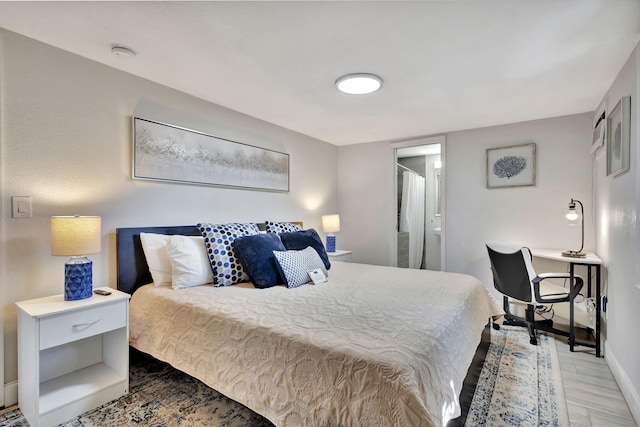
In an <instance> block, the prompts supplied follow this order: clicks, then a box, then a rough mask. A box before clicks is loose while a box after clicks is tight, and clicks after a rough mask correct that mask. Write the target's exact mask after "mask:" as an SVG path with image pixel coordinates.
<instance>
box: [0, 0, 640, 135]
mask: <svg viewBox="0 0 640 427" xmlns="http://www.w3.org/2000/svg"><path fill="white" fill-rule="evenodd" d="M0 27H2V28H5V29H8V30H10V31H14V32H16V33H19V34H23V35H25V36H27V37H30V38H33V39H36V40H39V41H42V42H44V43H48V44H50V45H53V46H56V47H59V48H61V49H64V50H67V51H70V52H73V53H76V54H78V55H82V56H84V57H87V58H90V59H93V60H95V61H98V62H101V63H104V64H107V65H109V66H112V67H114V68H118V69H120V70H123V71H127V72H129V73H132V74H135V75H138V76H141V77H144V78H146V79H149V80H152V81H154V82H157V83H160V84H163V85H166V86H169V87H172V88H175V89H178V90H180V91H183V92H186V93H189V94H192V95H195V96H197V97H200V98H203V99H205V100H208V101H211V102H213V103H216V104H219V105H222V106H225V107H228V108H230V109H233V110H236V111H239V112H242V113H245V114H248V115H251V116H254V117H257V118H259V119H262V120H265V121H267V122H271V123H274V124H277V125H280V126H283V127H285V128H288V129H292V130H294V131H297V132H300V133H303V134H306V135H310V136H312V137H315V138H318V139H321V140H323V141H327V142H329V143H332V144H335V145H344V144H354V143H362V142H372V141H383V140H401V139H410V138H413V137H419V136H426V135H433V134H438V133H444V132H450V131H455V130H461V129H472V128H479V127H486V126H492V125H499V124H505V123H514V122H520V121H527V120H534V119H540V118H547V117H556V116H562V115H567V114H575V113H582V112H587V111H593V110H595V109H596V108H597V106H598V103H599V102H600V101H601V100H602V98H603V97H604V95H605V93H606V91H607V89H608V88H609V86H610V85H611V83H612V82H613V80H614V78H615V77H616V75H617V73H618V72H619V70H620V69H621V67H622V66H623V64H624V63H625V61H626V59H627V58H628V56H629V54H630V53H631V51H632V50H633V48H634V46H635V45H636V43H637V42H638V40H639V38H640V37H639V36H640V1H638V0H581V1H577V0H528V1H519V0H493V1H485V0H475V1H455V0H449V1H447V0H442V1H409V2H398V1H393V2H384V1H371V2H367V1H359V2H342V1H319V2H312V1H300V2H268V1H267V2H265V1H263V2H244V1H230V2H204V1H202V2H181V1H178V2H82V1H79V2H53V1H47V2H0ZM112 44H123V45H126V46H129V47H131V48H133V49H134V50H135V51H136V52H137V56H136V57H135V58H133V59H131V60H122V59H120V58H118V57H116V56H114V55H112V54H111V52H110V49H111V45H112ZM354 72H369V73H376V74H378V75H380V76H381V77H382V78H383V79H384V87H383V88H382V90H380V91H378V92H376V93H374V94H369V95H363V96H354V95H345V94H342V93H340V92H338V91H337V90H336V89H335V87H334V82H335V80H336V79H337V78H338V77H339V76H341V75H343V74H347V73H354Z"/></svg>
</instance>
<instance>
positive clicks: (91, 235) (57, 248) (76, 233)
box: [51, 216, 102, 256]
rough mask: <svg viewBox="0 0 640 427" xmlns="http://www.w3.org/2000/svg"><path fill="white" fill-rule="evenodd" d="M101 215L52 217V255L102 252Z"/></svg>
mask: <svg viewBox="0 0 640 427" xmlns="http://www.w3.org/2000/svg"><path fill="white" fill-rule="evenodd" d="M101 225H102V220H101V218H100V217H99V216H53V217H51V255H57V256H78V255H87V254H95V253H98V252H100V246H101V244H100V235H101Z"/></svg>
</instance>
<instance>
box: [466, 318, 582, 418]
mask: <svg viewBox="0 0 640 427" xmlns="http://www.w3.org/2000/svg"><path fill="white" fill-rule="evenodd" d="M568 425H569V416H568V412H567V404H566V401H565V396H564V386H563V384H562V374H561V371H560V362H559V360H558V354H557V353H556V346H555V342H554V339H553V338H550V337H548V336H547V335H546V334H545V333H541V332H538V345H537V346H534V345H531V344H529V334H528V333H527V330H526V329H525V328H522V327H515V326H502V327H501V328H500V330H499V331H496V330H494V329H492V330H491V345H490V346H489V350H488V351H487V356H486V358H485V362H484V365H483V367H482V372H481V373H480V378H479V379H478V384H477V386H476V391H475V393H474V395H473V400H472V401H471V406H470V408H469V412H468V414H467V419H466V423H465V426H468V427H476V426H491V427H503V426H504V427H511V426H519V427H528V426H531V427H535V426H549V427H552V426H556V427H561V426H568Z"/></svg>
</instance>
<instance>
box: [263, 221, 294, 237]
mask: <svg viewBox="0 0 640 427" xmlns="http://www.w3.org/2000/svg"><path fill="white" fill-rule="evenodd" d="M264 230H265V231H266V232H267V233H278V234H280V233H291V232H294V231H300V230H302V227H300V226H299V225H298V224H294V223H293V222H275V221H265V222H264Z"/></svg>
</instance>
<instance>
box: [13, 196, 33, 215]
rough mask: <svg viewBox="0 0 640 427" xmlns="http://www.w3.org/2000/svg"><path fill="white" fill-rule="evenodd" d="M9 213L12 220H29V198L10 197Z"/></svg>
mask: <svg viewBox="0 0 640 427" xmlns="http://www.w3.org/2000/svg"><path fill="white" fill-rule="evenodd" d="M11 213H12V215H11V216H12V217H13V218H31V196H12V197H11Z"/></svg>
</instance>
